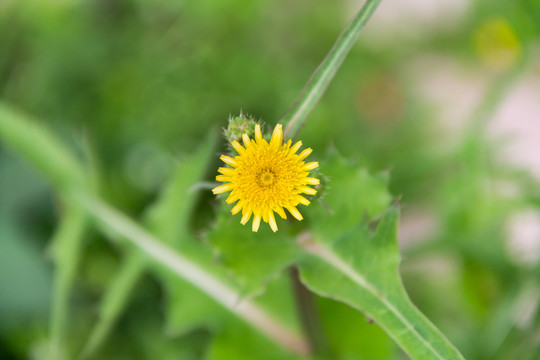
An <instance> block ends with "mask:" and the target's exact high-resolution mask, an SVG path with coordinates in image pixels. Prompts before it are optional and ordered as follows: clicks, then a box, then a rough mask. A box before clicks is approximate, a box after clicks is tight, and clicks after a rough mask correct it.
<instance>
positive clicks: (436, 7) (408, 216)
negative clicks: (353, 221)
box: [344, 0, 540, 263]
mask: <svg viewBox="0 0 540 360" xmlns="http://www.w3.org/2000/svg"><path fill="white" fill-rule="evenodd" d="M346 3H347V7H346V16H344V18H345V20H346V21H348V20H349V19H350V17H351V16H352V14H353V13H354V12H355V11H356V10H357V9H358V8H359V7H360V6H361V4H359V3H358V2H356V1H347V2H346ZM473 3H474V2H472V1H468V0H454V1H452V0H444V1H442V0H441V1H430V0H409V1H405V0H389V1H382V2H381V4H380V7H379V8H378V9H377V11H376V15H375V16H374V17H373V19H372V21H370V23H369V24H368V26H367V27H366V29H365V31H364V33H363V34H362V38H361V40H360V41H361V43H362V45H363V46H367V47H368V48H371V49H374V50H375V51H377V49H378V46H381V47H382V46H388V45H389V44H393V45H395V46H402V47H403V49H404V51H406V52H407V53H410V55H411V56H410V57H409V58H408V59H406V60H405V61H404V63H403V64H402V71H403V73H404V75H405V78H406V79H407V81H408V83H409V84H412V92H413V94H414V96H415V97H417V98H419V99H422V102H423V103H424V104H426V106H427V107H428V111H430V115H431V116H432V121H434V122H436V127H437V128H438V129H439V133H440V136H441V139H440V144H441V146H443V147H445V146H446V148H447V149H452V148H455V147H456V146H459V143H460V142H461V141H462V140H463V136H464V134H465V133H466V132H467V129H468V127H469V126H470V125H472V123H473V122H474V121H478V119H475V111H477V110H478V107H479V106H480V104H481V103H482V101H483V100H484V98H485V96H486V94H488V93H489V91H490V89H491V87H492V86H493V85H494V84H495V83H496V80H497V78H498V77H499V76H501V75H502V74H503V73H504V72H505V71H510V70H509V69H510V68H511V66H512V63H515V62H516V61H519V60H521V56H522V55H523V51H524V49H522V45H521V44H520V43H519V38H518V37H517V35H515V32H514V29H513V28H512V26H511V24H510V23H508V22H506V20H505V19H504V18H503V17H496V18H488V19H486V24H485V27H484V28H482V25H480V26H479V28H478V29H476V30H475V31H476V33H475V32H473V33H471V35H470V38H469V44H467V46H469V47H470V50H471V53H472V54H473V55H475V56H477V58H474V57H472V58H471V57H468V58H467V57H463V58H459V57H456V56H455V54H446V53H426V52H423V51H421V47H418V48H417V47H416V45H415V44H417V40H421V39H422V38H423V37H425V36H426V34H427V33H437V34H441V33H445V32H452V31H455V30H457V29H459V27H460V26H461V25H462V24H463V23H464V21H465V20H466V17H467V14H468V13H469V12H470V11H471V9H472V6H473ZM482 32H483V33H482ZM486 34H487V35H486ZM499 35H500V37H501V39H502V40H501V42H500V43H497V42H495V43H493V44H492V43H491V42H490V41H491V40H493V38H491V37H489V36H499ZM475 36H476V37H475ZM482 36H484V37H482ZM486 36H488V38H487V40H486V42H484V43H481V41H484V40H485V39H486ZM475 41H477V42H476V43H475ZM478 41H480V43H479V42H478ZM490 45H493V47H492V48H490V47H489V46H490ZM527 52H528V56H529V59H528V60H527V61H526V64H527V65H526V67H525V70H524V71H523V73H521V74H520V75H519V76H518V78H517V80H516V81H515V82H514V83H512V84H511V86H510V87H509V89H508V92H507V93H506V94H505V95H504V96H503V97H502V99H501V101H500V102H499V103H498V104H496V106H495V108H494V109H493V111H492V112H491V113H490V115H489V118H488V119H487V120H486V123H485V124H484V125H483V126H484V127H483V129H484V134H485V135H486V138H487V139H488V141H489V142H490V143H491V144H495V146H493V147H492V149H495V153H494V154H493V155H494V157H495V160H496V161H497V163H498V164H499V165H501V164H502V165H503V166H506V167H510V168H515V169H519V170H521V171H524V172H526V173H527V174H529V176H531V178H533V179H535V180H537V181H540V49H533V50H532V51H531V49H527ZM489 57H491V59H490V58H489ZM499 60H500V61H499ZM498 185H501V186H498V187H497V189H498V190H496V191H499V190H500V192H501V193H500V195H502V196H505V197H507V198H517V197H518V196H520V192H519V191H516V188H515V186H514V184H510V183H504V184H498ZM437 228H438V226H437V219H436V218H434V216H433V214H431V213H429V212H427V211H417V210H408V209H407V208H404V210H403V217H402V221H401V226H400V237H401V240H400V243H401V245H402V246H404V247H407V246H412V245H415V244H417V243H418V242H422V241H424V240H425V239H428V238H430V237H432V236H433V234H434V233H436V231H435V229H437ZM507 228H508V232H507V235H508V236H507V237H508V254H509V256H510V257H512V258H513V259H514V260H515V261H516V262H520V263H537V262H538V261H540V213H539V212H538V211H537V210H536V211H535V210H531V211H526V212H524V213H518V214H516V215H514V216H513V217H512V218H511V219H510V220H509V221H508V224H507Z"/></svg>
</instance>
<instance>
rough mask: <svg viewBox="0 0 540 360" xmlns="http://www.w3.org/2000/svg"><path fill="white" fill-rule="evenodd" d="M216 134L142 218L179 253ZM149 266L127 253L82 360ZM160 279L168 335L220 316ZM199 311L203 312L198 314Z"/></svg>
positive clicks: (167, 278) (172, 280) (199, 298)
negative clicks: (165, 300)
mask: <svg viewBox="0 0 540 360" xmlns="http://www.w3.org/2000/svg"><path fill="white" fill-rule="evenodd" d="M216 133H217V132H216V131H211V132H210V135H209V136H208V137H207V139H206V140H204V141H203V142H202V144H201V145H200V146H199V147H198V148H197V149H196V151H195V152H194V153H193V154H190V155H188V156H186V157H185V158H184V159H183V161H182V162H180V164H179V166H178V168H177V170H176V172H175V174H174V175H173V176H172V178H171V180H170V182H169V183H168V185H167V186H166V187H165V189H164V190H163V192H162V193H161V195H160V197H159V198H158V199H157V200H156V202H155V203H154V204H153V205H151V206H150V207H149V208H148V211H147V212H146V214H145V216H144V220H145V223H146V224H147V227H148V228H149V229H150V230H151V231H152V232H153V233H154V234H156V235H158V236H160V238H161V239H162V240H164V241H165V242H166V243H169V244H173V245H174V246H175V248H180V247H181V244H182V243H185V242H186V241H194V240H193V239H191V236H190V235H189V231H188V223H189V220H190V217H191V211H192V209H193V206H194V204H195V201H196V199H197V196H198V192H196V191H193V190H192V189H193V187H194V185H195V184H196V183H197V182H198V181H201V180H202V178H203V176H204V172H205V170H206V167H207V166H208V163H209V161H210V156H211V155H212V154H213V149H214V147H215V144H216ZM148 265H149V262H148V261H146V259H145V256H144V255H143V254H141V252H140V251H139V250H138V249H133V248H128V249H127V255H126V257H125V259H124V262H123V263H122V265H121V266H120V269H119V271H118V272H117V273H116V274H115V276H114V278H113V279H112V280H111V285H110V287H109V288H108V289H107V292H106V293H105V295H104V297H103V300H102V302H101V306H100V314H99V320H98V322H97V323H96V324H95V326H94V328H93V330H92V333H91V335H90V337H89V339H88V342H87V344H86V346H85V348H84V350H83V352H82V356H83V357H87V356H91V355H92V354H93V353H94V352H95V351H96V350H98V348H99V347H100V346H101V344H102V342H103V341H104V340H105V339H106V337H107V335H108V333H109V332H110V330H111V328H112V327H113V326H114V324H115V322H116V320H117V319H118V317H119V316H120V314H121V313H122V311H123V310H124V308H125V307H126V305H127V303H128V301H129V297H130V295H131V293H132V290H133V288H134V287H135V286H136V284H137V282H138V281H139V279H140V278H141V277H142V276H143V274H144V273H145V272H146V269H147V268H148ZM161 274H162V276H161V280H162V282H163V284H164V286H165V288H166V291H167V294H168V296H169V300H168V305H167V306H168V313H169V314H172V315H167V320H168V325H167V326H168V330H169V333H175V334H178V333H184V332H187V331H189V330H191V328H192V327H194V326H197V325H201V324H202V323H203V320H202V319H203V318H204V319H207V320H208V319H211V320H212V321H214V319H217V316H214V315H216V314H215V311H212V310H213V307H215V306H216V303H215V302H213V301H212V300H211V299H208V297H207V296H205V295H204V294H203V293H201V292H200V291H199V290H197V289H196V288H195V287H193V286H191V285H188V284H187V283H186V282H185V281H182V280H181V279H178V277H177V276H173V275H172V274H170V273H169V272H161ZM186 287H188V288H189V291H187V295H188V297H187V299H189V300H190V301H187V302H186V301H185V300H184V298H186V297H185V293H186ZM193 292H195V294H193ZM189 304H195V308H193V307H190V306H189ZM208 304H211V305H208ZM197 309H200V310H199V311H195V310H197ZM220 310H221V309H220ZM199 314H204V316H201V317H200V319H198V321H194V320H193V319H194V318H196V317H197V316H198V315H199ZM180 323H181V324H180ZM173 324H174V325H173Z"/></svg>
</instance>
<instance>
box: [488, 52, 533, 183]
mask: <svg viewBox="0 0 540 360" xmlns="http://www.w3.org/2000/svg"><path fill="white" fill-rule="evenodd" d="M536 58H537V60H536V62H535V64H537V66H536V67H533V68H532V69H531V70H530V71H527V73H525V74H523V76H522V79H521V80H520V81H519V82H518V83H517V84H516V85H515V86H514V87H513V89H512V90H511V92H510V94H509V95H508V96H507V98H506V99H505V100H504V101H503V103H502V104H501V105H500V106H499V108H498V110H497V112H496V114H495V116H494V117H493V118H492V119H491V121H490V122H489V125H488V128H487V132H488V134H489V135H490V137H491V138H495V139H496V138H499V139H504V140H505V141H504V143H503V146H502V148H501V149H500V152H499V156H500V158H501V160H503V161H505V162H508V163H511V164H513V165H516V166H518V167H520V168H522V169H524V170H526V171H528V172H530V174H531V175H533V176H534V177H535V178H536V179H538V180H540V66H538V65H540V53H538V56H536Z"/></svg>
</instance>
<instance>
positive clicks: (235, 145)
mask: <svg viewBox="0 0 540 360" xmlns="http://www.w3.org/2000/svg"><path fill="white" fill-rule="evenodd" d="M231 145H232V146H233V148H234V150H236V151H237V152H238V153H239V154H240V155H242V154H243V153H245V152H246V149H244V147H243V146H242V145H240V143H239V142H238V141H236V140H234V141H233V142H232V143H231Z"/></svg>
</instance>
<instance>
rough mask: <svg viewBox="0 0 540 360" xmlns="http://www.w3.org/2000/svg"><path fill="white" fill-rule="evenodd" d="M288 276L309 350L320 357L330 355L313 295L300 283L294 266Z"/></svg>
mask: <svg viewBox="0 0 540 360" xmlns="http://www.w3.org/2000/svg"><path fill="white" fill-rule="evenodd" d="M289 275H290V278H291V281H292V287H293V291H294V296H295V300H296V308H297V311H298V316H299V317H300V323H301V324H302V327H303V329H304V332H305V334H306V337H307V340H308V342H309V347H310V350H311V351H312V352H313V353H314V354H317V355H320V356H325V355H330V347H329V344H328V339H327V338H326V334H325V333H324V329H323V327H322V324H321V319H320V317H319V313H318V311H317V304H316V303H315V297H314V295H313V293H312V292H311V291H309V290H308V289H307V288H306V287H305V286H304V284H302V282H301V281H300V274H299V271H298V268H297V267H296V266H292V267H291V268H290V270H289Z"/></svg>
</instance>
